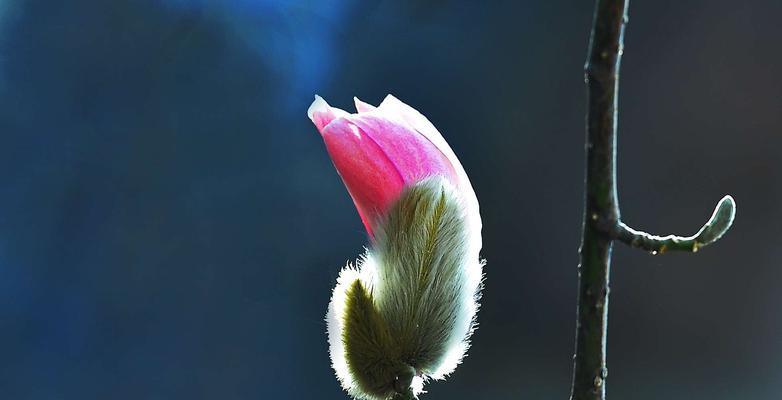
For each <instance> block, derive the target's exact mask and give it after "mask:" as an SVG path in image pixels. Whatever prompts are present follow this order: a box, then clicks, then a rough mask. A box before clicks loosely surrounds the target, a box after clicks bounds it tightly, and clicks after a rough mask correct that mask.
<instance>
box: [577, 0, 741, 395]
mask: <svg viewBox="0 0 782 400" xmlns="http://www.w3.org/2000/svg"><path fill="white" fill-rule="evenodd" d="M628 1H629V0H597V4H596V5H595V14H594V19H593V22H592V33H591V36H590V39H589V55H588V58H587V62H586V65H585V66H584V71H585V78H586V83H587V94H588V96H587V102H588V103H587V132H586V181H585V187H586V197H585V199H584V200H585V205H584V215H583V233H582V236H581V248H580V249H579V253H580V255H581V262H580V264H579V266H578V277H579V278H578V282H579V283H578V309H577V312H578V316H577V319H576V354H575V355H574V371H573V387H572V391H571V396H570V398H571V400H605V386H606V378H607V376H608V369H607V368H606V334H607V327H608V293H609V291H610V290H609V277H610V272H611V249H612V246H613V242H614V240H618V241H620V242H623V243H626V244H628V245H630V246H632V247H637V248H641V249H644V250H647V251H650V252H652V253H653V254H656V253H663V252H665V251H670V250H683V251H692V252H694V251H697V250H698V249H699V248H701V247H703V246H707V245H709V244H711V243H713V242H715V241H717V240H718V239H719V238H720V237H721V236H722V235H723V234H724V233H725V232H726V231H727V230H728V229H729V228H730V226H731V224H732V223H733V218H734V216H735V213H736V203H735V202H734V201H733V198H732V197H730V196H725V197H724V198H723V199H722V200H721V201H720V202H719V203H718V204H717V208H716V209H715V210H714V214H712V216H711V218H710V219H709V221H708V222H706V224H705V225H704V226H703V227H702V228H701V230H700V231H698V233H696V234H695V235H693V236H689V237H680V236H673V235H669V236H664V237H661V236H654V235H650V234H648V233H645V232H641V231H637V230H635V229H632V228H630V227H628V226H627V225H625V224H624V223H622V220H621V218H620V212H619V201H618V199H617V190H616V130H617V115H618V110H617V108H618V106H617V97H618V88H619V65H620V62H621V58H622V50H623V46H624V45H623V39H624V28H625V24H626V22H627V5H628Z"/></svg>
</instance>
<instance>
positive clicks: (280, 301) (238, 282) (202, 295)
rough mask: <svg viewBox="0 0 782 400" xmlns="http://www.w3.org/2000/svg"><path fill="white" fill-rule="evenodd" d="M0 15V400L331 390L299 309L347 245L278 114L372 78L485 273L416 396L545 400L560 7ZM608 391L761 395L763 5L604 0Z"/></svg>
mask: <svg viewBox="0 0 782 400" xmlns="http://www.w3.org/2000/svg"><path fill="white" fill-rule="evenodd" d="M482 3H483V2H477V1H475V2H457V3H451V2H446V1H439V0H430V1H424V2H413V3H408V4H402V3H400V2H396V1H382V2H370V1H365V2H360V1H353V0H338V1H300V2H293V1H291V2H285V1H273V0H265V1H263V0H262V1H250V0H244V1H234V2H228V1H226V2H217V1H215V2H207V1H184V0H179V1H141V0H138V1H133V0H114V1H86V0H78V1H68V2H56V1H43V0H29V1H13V0H7V1H4V2H2V3H0V398H2V399H20V400H24V399H79V400H83V399H316V398H317V399H345V398H346V395H345V394H344V393H342V392H341V390H340V388H339V385H338V383H337V381H336V379H335V377H334V375H333V373H332V371H331V368H330V366H329V359H328V351H327V345H326V337H325V324H324V322H323V320H322V318H323V315H324V314H325V311H326V305H327V303H328V299H329V296H330V290H331V288H332V287H333V285H334V279H335V277H336V275H337V272H338V270H339V269H340V267H341V266H343V265H344V264H345V263H346V261H348V260H351V259H353V258H354V257H355V256H357V255H358V254H359V253H360V252H361V251H362V246H363V245H364V243H365V242H366V239H365V236H364V233H363V228H362V226H361V223H360V221H359V218H358V217H357V215H356V212H355V210H354V209H353V205H352V203H351V201H350V199H349V197H348V195H347V193H346V191H345V190H344V188H343V187H342V184H341V182H340V180H339V178H338V176H337V174H336V173H335V171H334V170H333V168H332V166H331V163H330V161H329V159H328V156H327V154H326V152H325V149H324V146H323V144H322V141H321V139H320V138H319V136H318V133H317V131H316V130H315V128H314V127H313V126H312V125H311V123H310V121H309V120H308V119H307V117H306V109H307V107H308V106H309V103H310V102H311V101H312V98H313V97H312V96H313V94H315V93H319V94H321V95H322V96H324V97H325V98H326V99H327V100H328V101H330V102H331V103H332V104H334V105H336V106H341V107H344V108H348V109H350V108H351V107H352V106H351V103H352V96H354V95H356V96H359V97H360V98H362V99H363V100H365V101H368V102H371V103H378V102H379V101H380V100H381V99H382V98H383V97H384V96H385V95H386V93H393V94H395V95H396V96H397V97H399V98H400V99H402V100H403V101H405V102H407V103H409V104H411V105H413V106H414V107H416V108H418V109H419V110H421V111H422V112H423V113H424V114H426V115H427V116H428V117H429V118H430V119H431V120H432V121H433V122H434V123H435V125H436V126H438V128H439V129H440V130H441V131H442V132H443V133H444V135H445V137H446V138H447V139H448V140H449V142H450V143H451V145H452V147H453V148H454V150H455V151H456V153H457V154H458V155H459V156H460V158H461V160H462V162H463V164H464V165H465V168H466V169H467V171H468V173H469V174H470V176H471V178H472V181H473V185H474V186H475V189H476V192H477V194H478V197H479V199H480V201H481V206H482V211H483V218H484V240H485V243H484V251H483V254H484V256H485V257H486V258H487V259H488V265H487V267H486V274H487V278H486V289H485V295H484V300H483V309H482V311H481V312H480V315H479V321H480V324H481V325H480V329H479V330H478V331H477V333H476V335H475V336H474V342H473V348H472V350H471V351H470V355H469V357H468V358H467V359H466V360H465V362H464V364H463V365H462V366H460V367H459V368H458V369H457V371H456V373H455V374H454V375H453V376H452V377H451V378H450V379H449V380H448V381H447V382H445V383H434V384H431V385H428V386H427V388H428V389H429V391H430V393H428V394H427V395H425V398H427V399H433V400H434V399H566V398H567V396H568V395H569V384H570V374H571V363H572V359H571V358H572V350H573V348H572V347H573V328H574V317H575V295H576V264H577V248H578V243H579V234H580V232H579V231H580V218H581V212H582V209H581V200H582V180H583V121H584V117H583V115H584V109H585V101H584V100H585V96H584V87H583V86H584V85H583V76H582V66H583V61H584V58H585V55H586V45H587V38H588V32H589V27H590V23H591V13H592V6H593V4H592V2H590V1H566V0H561V1H517V2H486V4H482ZM631 3H632V4H631V8H630V14H631V17H630V25H629V27H628V31H627V39H626V44H627V49H626V52H625V62H624V65H623V71H622V72H623V76H622V85H621V92H622V96H621V110H622V114H621V119H620V128H621V134H620V144H619V147H620V154H619V167H620V171H619V189H620V193H621V203H622V207H623V216H624V217H625V219H626V221H627V222H628V223H630V224H631V225H634V226H636V227H637V228H640V229H645V230H649V231H653V232H656V233H669V232H677V233H682V234H689V233H692V232H694V231H695V230H696V229H697V228H698V227H699V226H700V224H701V223H702V222H703V221H705V219H706V218H707V217H708V215H709V213H710V212H711V208H712V207H713V204H714V203H715V202H716V201H717V200H718V199H719V198H720V197H721V196H722V195H723V194H725V193H731V194H733V195H734V196H735V198H736V200H737V202H738V207H739V210H738V218H737V220H736V224H735V226H734V229H733V230H732V231H731V232H730V233H729V234H728V235H727V236H726V237H725V238H724V239H723V240H722V241H721V242H719V243H718V244H717V245H715V246H713V247H710V248H708V249H706V250H704V251H702V252H701V253H699V254H696V255H691V254H670V255H665V256H657V257H652V256H650V255H647V254H644V253H641V252H639V251H633V250H629V249H626V248H624V247H622V246H620V247H618V248H617V250H616V252H615V254H616V256H615V260H614V275H613V285H612V292H611V293H612V297H611V319H610V328H611V329H610V335H609V338H610V341H609V370H610V376H609V380H608V393H609V396H610V398H615V399H622V398H626V399H637V400H645V399H660V398H665V399H672V400H673V399H681V400H693V399H709V400H720V399H769V400H772V399H776V398H778V396H779V393H780V392H782V314H780V312H779V304H780V282H782V268H781V266H780V263H779V259H780V257H781V256H782V240H781V239H780V238H781V236H780V230H781V229H782V183H780V178H782V174H780V167H779V165H780V164H779V163H780V161H779V160H780V154H782V153H781V152H782V137H781V136H780V129H781V128H782V80H781V79H780V72H781V71H782V53H780V51H779V50H780V42H781V41H782V29H780V27H779V17H780V15H782V3H780V2H779V1H777V0H766V1H760V0H758V1H748V2H736V1H728V0H716V1H715V0H698V1H688V2H679V1H633V2H631Z"/></svg>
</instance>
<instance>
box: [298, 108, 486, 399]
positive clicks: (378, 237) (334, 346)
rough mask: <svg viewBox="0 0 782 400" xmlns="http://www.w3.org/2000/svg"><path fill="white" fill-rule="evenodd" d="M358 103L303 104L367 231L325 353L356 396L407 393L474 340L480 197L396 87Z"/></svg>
mask: <svg viewBox="0 0 782 400" xmlns="http://www.w3.org/2000/svg"><path fill="white" fill-rule="evenodd" d="M355 103H356V109H357V111H358V112H357V113H355V114H349V113H347V112H345V111H343V110H340V109H338V108H333V107H330V106H329V105H328V104H327V103H326V102H325V101H324V100H323V99H322V98H320V97H318V96H316V98H315V101H314V102H313V103H312V105H311V106H310V109H309V111H308V115H309V117H310V119H311V120H312V122H313V123H314V124H315V126H316V127H317V128H318V131H320V133H321V135H322V137H323V141H324V142H325V143H326V149H327V150H328V153H329V155H330V156H331V160H332V161H333V163H334V166H335V167H336V169H337V172H338V173H339V175H340V176H341V177H342V181H343V182H344V183H345V186H346V187H347V189H348V192H349V193H350V196H351V197H352V198H353V202H354V204H355V205H356V208H357V209H358V213H359V216H360V217H361V220H362V222H363V223H364V226H365V227H366V229H367V233H368V234H369V237H370V248H369V249H368V250H367V251H366V253H365V254H364V255H363V256H362V257H360V258H359V259H358V260H357V262H356V265H355V266H352V265H350V264H348V265H347V266H346V267H345V268H344V269H343V270H342V271H341V273H340V275H339V278H338V279H337V286H336V287H335V288H334V292H333V294H332V297H331V302H330V304H329V310H328V314H327V316H326V321H327V324H328V336H329V347H330V354H331V360H332V365H333V367H334V370H335V371H336V374H337V378H338V379H339V381H340V383H341V384H342V386H343V388H345V390H347V391H348V393H350V394H351V395H352V396H353V397H355V398H358V399H367V400H387V399H391V398H409V397H412V396H417V395H418V394H419V393H421V392H422V390H423V384H424V382H425V381H426V380H427V379H443V378H444V377H445V376H447V375H448V374H450V373H451V372H452V371H453V370H454V369H455V368H456V365H457V364H459V362H461V359H462V358H463V357H464V355H465V353H466V351H467V348H468V347H469V339H470V336H471V335H472V332H473V330H474V329H475V325H476V323H475V313H476V312H477V310H478V303H477V300H478V299H479V297H480V290H481V280H482V276H483V273H482V269H483V261H481V259H480V257H479V254H478V253H479V251H480V249H481V219H480V214H479V212H478V200H477V198H476V197H475V192H474V191H473V188H472V185H471V184H470V181H469V179H468V178H467V174H466V173H465V172H464V168H462V165H461V163H459V160H458V159H457V158H456V155H455V154H454V153H453V151H452V150H451V148H450V147H449V146H448V143H446V142H445V139H443V137H442V135H440V133H439V132H438V131H437V129H436V128H435V127H434V126H433V125H432V124H431V122H429V120H427V119H426V118H425V117H424V116H423V115H421V114H420V113H419V112H418V111H416V110H415V109H413V108H412V107H410V106H408V105H407V104H404V103H402V102H401V101H399V100H398V99H396V98H395V97H393V96H391V95H389V96H387V97H386V99H385V100H383V102H382V103H381V104H380V105H379V106H378V107H374V106H371V105H369V104H366V103H364V102H362V101H360V100H358V99H355ZM395 396H398V397H395Z"/></svg>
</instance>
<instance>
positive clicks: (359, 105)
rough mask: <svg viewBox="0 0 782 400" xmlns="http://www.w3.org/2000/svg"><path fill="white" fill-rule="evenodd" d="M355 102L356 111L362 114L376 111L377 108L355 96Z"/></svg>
mask: <svg viewBox="0 0 782 400" xmlns="http://www.w3.org/2000/svg"><path fill="white" fill-rule="evenodd" d="M353 102H354V103H356V111H358V112H360V113H363V112H369V111H373V110H374V109H375V106H373V105H371V104H369V103H364V102H363V101H361V100H359V99H358V97H355V96H354V97H353Z"/></svg>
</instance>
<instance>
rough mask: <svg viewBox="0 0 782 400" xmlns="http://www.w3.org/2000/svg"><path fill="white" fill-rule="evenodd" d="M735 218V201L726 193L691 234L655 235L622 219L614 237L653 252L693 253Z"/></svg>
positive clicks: (714, 240) (718, 234)
mask: <svg viewBox="0 0 782 400" xmlns="http://www.w3.org/2000/svg"><path fill="white" fill-rule="evenodd" d="M735 217H736V201H735V200H733V197H731V196H730V195H727V196H725V197H723V198H722V200H720V201H719V203H717V206H716V207H715V208H714V212H713V213H712V214H711V218H709V220H708V221H707V222H706V223H705V224H704V225H703V227H701V229H700V230H699V231H698V233H696V234H694V235H692V236H686V237H683V236H676V235H668V236H656V235H651V234H649V233H646V232H642V231H637V230H635V229H633V228H631V227H629V226H627V225H625V224H624V223H623V222H619V223H618V225H617V227H616V228H617V229H616V231H615V232H614V235H613V236H614V239H616V240H619V241H620V242H623V243H625V244H627V245H629V246H631V247H637V248H640V249H644V250H646V251H648V252H650V253H652V254H660V253H664V252H666V251H674V250H678V251H691V252H696V251H698V250H699V249H700V248H701V247H704V246H707V245H710V244H712V243H714V242H716V241H717V240H719V238H721V237H722V235H724V234H725V232H727V231H728V229H730V227H731V225H733V219H734V218H735Z"/></svg>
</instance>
